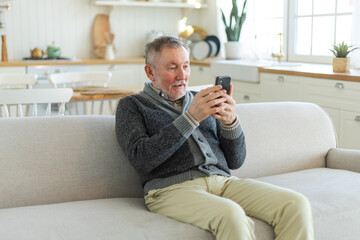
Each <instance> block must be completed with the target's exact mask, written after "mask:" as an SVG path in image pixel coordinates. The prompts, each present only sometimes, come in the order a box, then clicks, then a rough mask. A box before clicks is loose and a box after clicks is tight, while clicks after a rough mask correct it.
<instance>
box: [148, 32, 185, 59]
mask: <svg viewBox="0 0 360 240" xmlns="http://www.w3.org/2000/svg"><path fill="white" fill-rule="evenodd" d="M164 47H169V48H179V47H183V48H185V49H186V51H187V52H188V53H189V54H190V49H189V47H188V46H187V45H186V43H185V42H184V41H183V40H182V39H180V38H178V37H175V36H161V37H158V38H156V39H154V40H153V41H152V42H149V43H148V44H146V47H145V63H146V64H150V65H152V66H155V63H156V61H157V58H158V57H159V55H160V52H161V51H162V50H163V48H164Z"/></svg>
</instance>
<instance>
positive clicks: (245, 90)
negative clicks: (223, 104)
mask: <svg viewBox="0 0 360 240" xmlns="http://www.w3.org/2000/svg"><path fill="white" fill-rule="evenodd" d="M232 85H233V98H234V100H235V101H236V103H251V102H260V85H259V84H258V83H250V82H242V81H238V80H234V79H233V80H232Z"/></svg>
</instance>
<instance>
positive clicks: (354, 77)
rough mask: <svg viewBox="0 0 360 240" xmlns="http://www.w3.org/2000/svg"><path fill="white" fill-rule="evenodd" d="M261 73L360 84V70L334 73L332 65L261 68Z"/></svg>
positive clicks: (302, 64) (304, 64)
mask: <svg viewBox="0 0 360 240" xmlns="http://www.w3.org/2000/svg"><path fill="white" fill-rule="evenodd" d="M259 72H260V73H262V72H265V73H277V74H287V75H294V76H302V77H313V78H326V79H334V80H344V81H354V82H360V70H355V69H350V72H349V73H334V72H333V70H332V65H331V64H306V63H301V64H300V65H299V66H272V67H260V68H259Z"/></svg>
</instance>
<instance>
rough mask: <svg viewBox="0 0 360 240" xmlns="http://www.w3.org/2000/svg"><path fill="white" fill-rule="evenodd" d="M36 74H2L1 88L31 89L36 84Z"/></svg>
mask: <svg viewBox="0 0 360 240" xmlns="http://www.w3.org/2000/svg"><path fill="white" fill-rule="evenodd" d="M36 80H37V75H36V74H26V73H1V74H0V89H1V88H31V87H32V85H33V84H35V83H36Z"/></svg>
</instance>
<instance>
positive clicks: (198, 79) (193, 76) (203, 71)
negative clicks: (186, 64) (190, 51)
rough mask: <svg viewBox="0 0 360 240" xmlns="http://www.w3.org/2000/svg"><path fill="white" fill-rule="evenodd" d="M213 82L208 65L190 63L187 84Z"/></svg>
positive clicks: (196, 84)
mask: <svg viewBox="0 0 360 240" xmlns="http://www.w3.org/2000/svg"><path fill="white" fill-rule="evenodd" d="M214 83H215V77H213V76H212V74H211V71H210V67H206V66H196V65H191V70H190V80H189V86H198V85H209V84H212V85H213V84H214Z"/></svg>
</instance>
